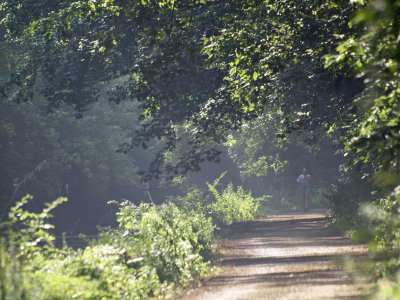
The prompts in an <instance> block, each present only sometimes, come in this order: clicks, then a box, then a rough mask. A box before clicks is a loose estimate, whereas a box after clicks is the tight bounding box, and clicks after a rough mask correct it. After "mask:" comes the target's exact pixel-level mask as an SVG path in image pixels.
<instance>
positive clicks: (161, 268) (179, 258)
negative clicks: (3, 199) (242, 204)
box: [0, 197, 214, 299]
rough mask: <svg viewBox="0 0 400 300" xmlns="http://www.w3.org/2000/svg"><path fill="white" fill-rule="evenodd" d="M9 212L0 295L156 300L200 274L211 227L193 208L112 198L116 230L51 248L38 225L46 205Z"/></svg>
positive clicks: (45, 213) (45, 226)
mask: <svg viewBox="0 0 400 300" xmlns="http://www.w3.org/2000/svg"><path fill="white" fill-rule="evenodd" d="M27 199H28V197H25V198H24V199H23V200H22V201H21V202H19V203H18V204H17V205H16V206H15V207H13V208H12V209H11V212H10V219H9V220H10V221H9V224H8V225H7V224H6V225H7V226H6V225H4V224H3V225H4V226H6V227H5V228H3V229H4V230H7V234H6V235H5V237H3V238H2V239H1V245H0V251H1V254H2V255H1V265H0V279H1V280H0V297H1V299H76V298H78V299H99V298H101V299H143V298H147V297H160V296H163V295H165V294H167V293H169V292H170V291H171V289H172V288H173V287H174V286H175V285H178V286H182V285H186V284H187V283H188V282H190V281H191V280H193V278H194V277H195V276H203V275H204V274H205V273H206V272H207V271H208V265H209V263H208V262H206V261H205V259H204V258H203V255H204V254H205V253H208V254H209V252H210V251H211V242H212V237H213V230H214V226H213V225H212V223H211V219H210V218H206V217H205V216H204V214H203V213H201V212H199V211H197V212H195V211H183V210H180V209H178V208H177V207H176V206H175V205H173V204H172V203H169V204H165V205H162V206H155V205H150V204H142V205H139V206H135V205H133V204H132V203H131V202H129V201H124V202H122V203H120V204H119V205H118V206H119V211H118V212H117V221H118V223H119V228H118V229H104V231H103V233H102V234H101V238H100V239H99V240H98V241H93V242H92V243H91V245H90V246H88V247H86V248H83V249H78V250H73V249H71V248H69V247H68V246H67V245H65V246H64V247H63V248H62V249H57V248H55V247H54V246H53V244H52V242H53V239H54V238H53V237H52V236H51V235H50V234H49V233H48V232H47V230H48V229H49V228H52V225H50V224H48V223H46V219H48V217H49V216H50V215H49V212H50V210H52V209H54V208H55V206H57V205H58V204H59V203H61V202H62V201H64V200H65V199H59V200H57V201H56V202H54V203H52V204H51V205H49V207H48V208H46V209H44V210H43V212H41V213H31V212H28V211H25V210H24V209H23V207H22V206H23V205H24V204H26V202H27Z"/></svg>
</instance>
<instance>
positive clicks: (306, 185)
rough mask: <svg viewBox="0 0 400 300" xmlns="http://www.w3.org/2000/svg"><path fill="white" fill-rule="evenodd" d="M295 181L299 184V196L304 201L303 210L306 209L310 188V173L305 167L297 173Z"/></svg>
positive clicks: (307, 208) (307, 207)
mask: <svg viewBox="0 0 400 300" xmlns="http://www.w3.org/2000/svg"><path fill="white" fill-rule="evenodd" d="M297 183H298V184H299V185H300V190H301V197H302V200H303V203H304V211H308V210H309V205H308V199H309V196H310V190H311V175H310V174H308V172H307V169H306V168H304V169H303V172H302V173H301V174H300V175H299V177H297Z"/></svg>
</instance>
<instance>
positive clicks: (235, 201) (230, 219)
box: [207, 173, 264, 225]
mask: <svg viewBox="0 0 400 300" xmlns="http://www.w3.org/2000/svg"><path fill="white" fill-rule="evenodd" d="M224 175H225V173H223V174H222V175H221V176H220V177H219V178H217V179H216V180H215V181H214V182H213V184H210V183H207V186H208V188H209V190H210V192H211V194H212V195H213V197H214V201H213V202H212V203H211V204H210V205H209V209H210V212H211V215H212V216H213V218H214V219H215V221H216V223H217V224H223V225H229V224H232V223H234V222H243V221H248V220H253V219H254V218H255V217H256V216H257V212H258V208H259V206H260V202H261V201H263V200H264V198H254V197H252V195H251V192H246V191H245V190H244V189H243V187H242V186H239V187H237V189H236V191H235V188H234V187H233V184H232V183H230V184H229V185H228V186H227V187H226V188H225V189H224V190H222V192H219V191H218V190H217V188H216V186H217V185H218V183H219V181H220V179H221V178H222V177H223V176H224Z"/></svg>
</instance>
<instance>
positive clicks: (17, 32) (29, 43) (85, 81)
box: [1, 0, 399, 179]
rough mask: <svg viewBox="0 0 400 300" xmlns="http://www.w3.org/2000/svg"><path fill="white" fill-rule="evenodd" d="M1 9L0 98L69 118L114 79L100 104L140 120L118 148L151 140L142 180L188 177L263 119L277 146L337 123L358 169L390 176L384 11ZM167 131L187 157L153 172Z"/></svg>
mask: <svg viewBox="0 0 400 300" xmlns="http://www.w3.org/2000/svg"><path fill="white" fill-rule="evenodd" d="M1 7H2V13H3V14H4V16H5V17H4V19H3V21H2V25H3V26H4V27H5V28H6V30H7V38H8V39H7V40H8V41H9V43H13V44H14V45H15V47H17V49H18V51H19V53H20V55H18V56H17V57H16V58H15V62H14V64H12V65H11V67H10V68H11V69H12V70H13V73H12V75H11V76H10V77H9V78H8V80H6V81H5V82H3V84H2V85H1V95H2V97H6V98H7V99H8V100H9V101H17V102H22V101H29V100H30V99H32V98H33V97H34V96H35V95H40V96H41V97H43V98H44V99H45V100H46V101H47V103H48V108H49V110H54V109H55V108H57V107H59V106H60V105H64V104H66V105H69V106H72V107H73V108H74V109H75V110H76V114H77V116H78V117H81V116H82V114H83V113H84V112H85V111H86V110H87V109H88V107H89V105H90V104H91V103H92V102H95V101H97V99H98V97H99V94H100V93H99V91H100V90H101V87H102V85H104V84H107V83H110V82H115V81H116V80H118V84H116V85H114V86H113V89H112V90H111V91H110V92H109V99H110V100H111V101H115V102H117V103H119V102H121V101H125V100H132V99H135V100H137V101H138V102H139V108H138V110H139V119H140V121H141V126H140V128H139V129H137V130H135V133H134V134H133V135H132V139H131V141H130V142H128V143H125V144H124V145H122V146H121V151H129V150H130V149H132V148H133V147H136V146H138V145H141V146H143V147H147V146H148V144H149V143H151V141H152V140H154V139H162V140H163V141H164V147H162V149H161V150H160V152H159V153H158V155H157V157H156V158H155V160H154V161H153V164H152V165H151V166H150V170H149V172H148V173H147V178H148V179H149V178H151V177H153V176H158V175H159V174H160V173H161V172H162V171H163V170H164V171H165V172H166V173H167V174H168V175H169V176H171V177H173V176H175V174H180V173H186V172H187V171H193V170H197V169H198V168H199V163H201V162H202V161H204V160H215V159H216V157H217V156H218V154H219V151H218V150H217V149H216V148H215V144H218V143H221V142H223V141H225V140H226V136H227V134H228V133H229V132H230V130H237V129H239V128H240V126H241V125H242V124H244V123H247V122H248V121H250V120H255V119H256V118H257V117H259V116H261V115H263V114H264V113H266V112H267V113H271V112H274V113H276V112H277V111H279V114H280V117H279V118H280V119H281V120H280V123H279V124H278V127H277V137H278V138H279V137H282V136H284V135H285V134H287V133H290V132H292V131H294V130H299V129H303V130H305V131H306V132H308V133H309V134H310V136H315V134H316V133H315V132H316V131H318V128H321V127H324V128H331V129H333V128H339V127H340V126H342V125H343V124H345V125H347V124H348V126H350V128H351V132H350V134H349V143H348V148H349V149H350V148H351V147H352V146H354V147H356V149H361V150H356V151H354V152H355V153H356V154H355V155H356V156H357V157H359V158H358V159H362V160H364V161H368V160H369V159H370V157H371V155H373V156H374V157H376V158H377V159H378V160H379V161H380V163H379V164H380V165H382V167H385V168H386V167H390V168H392V169H393V168H395V166H397V165H398V161H397V158H398V157H399V155H397V154H398V147H399V144H398V140H399V139H398V133H397V131H398V125H399V124H398V87H397V85H398V77H399V76H398V59H399V41H398V38H397V37H398V31H399V26H398V23H399V22H398V15H399V14H398V9H399V5H398V1H393V0H385V1H368V2H367V3H364V1H353V2H352V3H349V2H348V1H347V0H343V1H341V0H326V1H316V0H308V1H301V2H298V1H286V0H276V1H257V0H252V1H239V0H237V1H236V0H235V1H229V2H226V1H215V0H201V1H189V0H186V1H185V0H182V1H174V0H162V1H161V0H152V1H146V0H142V1H118V0H92V1H72V0H66V1H58V2H57V3H52V4H49V3H47V2H46V1H34V2H31V1H22V0H8V1H4V2H3V4H2V6H1ZM325 63H327V64H328V65H329V66H331V68H328V69H327V68H326V64H325ZM377 69H379V70H383V72H376V70H377ZM356 95H361V96H358V97H357V99H358V101H357V102H358V103H361V104H360V105H359V107H360V109H358V114H357V115H355V114H354V113H355V110H354V109H353V106H352V103H353V102H352V101H353V99H354V97H355V96H356ZM185 124H186V125H185ZM178 125H179V126H180V125H184V128H185V129H186V130H187V131H189V132H188V135H189V136H190V138H189V139H188V140H187V143H188V145H190V147H188V148H187V151H186V152H185V153H182V154H181V156H180V158H179V159H177V160H175V163H174V164H168V163H167V164H165V166H164V167H163V163H164V162H165V153H166V152H168V151H169V152H170V151H173V150H174V149H176V147H177V145H178V144H179V143H180V142H179V140H180V138H179V136H178V135H177V126H178ZM338 125H339V126H338ZM381 137H383V138H381ZM387 137H389V138H387ZM396 141H397V142H396ZM377 142H378V144H379V146H378V144H377ZM385 149H386V150H385ZM357 151H358V152H357ZM396 157H397V158H396Z"/></svg>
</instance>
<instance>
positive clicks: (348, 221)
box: [326, 172, 373, 231]
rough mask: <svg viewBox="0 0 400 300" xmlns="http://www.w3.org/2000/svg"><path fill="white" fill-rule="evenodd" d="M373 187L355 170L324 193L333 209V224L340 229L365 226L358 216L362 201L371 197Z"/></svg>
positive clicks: (364, 201) (350, 229)
mask: <svg viewBox="0 0 400 300" xmlns="http://www.w3.org/2000/svg"><path fill="white" fill-rule="evenodd" d="M372 194H373V188H372V186H371V184H370V182H369V181H368V179H363V178H361V175H360V174H359V173H357V172H352V173H351V174H349V175H348V177H346V178H344V179H342V180H341V181H339V182H338V183H337V184H336V185H335V186H333V188H332V190H331V191H330V193H329V194H327V195H326V197H327V199H328V200H329V203H330V207H331V209H332V211H333V217H334V226H335V227H337V228H338V229H340V230H341V231H352V230H355V229H359V228H362V227H364V226H365V222H364V220H363V218H360V216H359V209H360V206H361V205H362V204H363V203H368V202H370V201H371V200H372V198H373V195H372Z"/></svg>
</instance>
